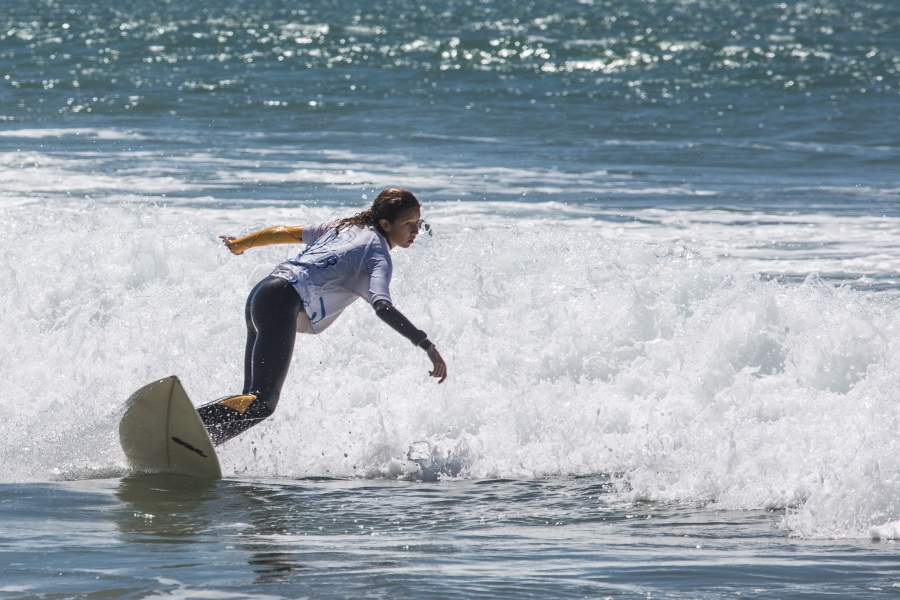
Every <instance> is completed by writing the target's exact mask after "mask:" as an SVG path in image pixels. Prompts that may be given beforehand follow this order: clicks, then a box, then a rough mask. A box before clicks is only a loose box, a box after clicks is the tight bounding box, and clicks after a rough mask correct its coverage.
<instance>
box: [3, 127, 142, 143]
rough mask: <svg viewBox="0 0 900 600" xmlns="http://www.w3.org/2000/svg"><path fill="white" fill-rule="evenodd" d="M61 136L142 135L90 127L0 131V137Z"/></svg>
mask: <svg viewBox="0 0 900 600" xmlns="http://www.w3.org/2000/svg"><path fill="white" fill-rule="evenodd" d="M63 136H83V137H86V138H96V139H98V140H143V139H146V138H145V137H144V136H143V135H141V134H139V133H136V132H134V131H130V130H125V131H123V130H121V129H92V128H84V127H81V128H66V129H58V128H47V129H7V130H5V131H0V137H10V138H26V139H43V138H59V137H63Z"/></svg>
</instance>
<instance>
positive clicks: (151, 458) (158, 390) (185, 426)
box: [119, 375, 222, 479]
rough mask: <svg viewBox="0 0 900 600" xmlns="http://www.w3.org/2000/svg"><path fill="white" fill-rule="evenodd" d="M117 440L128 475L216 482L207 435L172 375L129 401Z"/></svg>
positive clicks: (217, 474) (215, 462)
mask: <svg viewBox="0 0 900 600" xmlns="http://www.w3.org/2000/svg"><path fill="white" fill-rule="evenodd" d="M119 440H120V442H121V443H122V450H124V451H125V456H126V457H127V458H128V464H129V465H130V466H131V468H132V469H133V470H134V471H137V472H140V473H181V474H184V475H194V476H196V477H207V478H210V479H219V478H221V477H222V470H221V469H220V468H219V459H218V458H217V457H216V451H215V450H214V449H213V445H212V442H211V441H210V439H209V434H208V433H207V432H206V428H205V427H204V426H203V422H202V421H201V420H200V415H198V414H197V410H196V409H195V408H194V406H193V405H192V404H191V401H190V400H189V399H188V397H187V394H186V393H185V391H184V388H183V387H181V382H180V381H178V378H177V377H175V376H174V375H172V376H171V377H166V378H165V379H160V380H159V381H154V382H153V383H151V384H149V385H145V386H144V387H142V388H141V389H139V390H138V391H136V392H135V393H134V394H132V395H131V397H130V398H129V399H128V400H127V401H126V403H125V416H123V417H122V421H121V422H120V423H119Z"/></svg>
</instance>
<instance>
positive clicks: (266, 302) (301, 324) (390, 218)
mask: <svg viewBox="0 0 900 600" xmlns="http://www.w3.org/2000/svg"><path fill="white" fill-rule="evenodd" d="M421 206H422V205H421V204H420V203H419V201H418V199H416V197H415V196H414V195H412V194H411V193H410V192H407V191H406V190H401V189H398V188H392V189H389V190H385V191H383V192H381V193H380V194H378V197H377V198H375V201H374V202H373V203H372V207H371V208H370V209H369V210H367V211H363V212H361V213H359V214H357V215H355V216H353V217H350V218H347V219H341V220H339V221H334V222H331V223H322V224H319V225H311V226H306V227H271V228H269V229H264V230H262V231H257V232H255V233H251V234H250V235H247V236H244V237H242V238H237V239H235V238H233V237H227V236H221V237H222V240H223V241H224V242H225V244H226V245H227V246H228V248H229V249H230V250H231V251H232V252H233V253H234V254H242V253H243V252H244V251H245V250H248V249H250V248H253V247H256V246H267V245H269V244H298V243H303V244H306V245H307V247H306V250H304V251H303V252H301V253H300V254H298V255H297V256H296V257H295V258H292V259H289V260H286V261H284V262H283V263H281V264H279V265H278V266H276V267H275V269H274V270H273V271H272V274H271V275H269V276H268V277H266V278H265V279H263V280H262V281H260V282H259V283H258V284H256V287H254V288H253V290H252V291H251V292H250V296H249V297H248V298H247V307H246V309H245V317H246V320H247V348H246V351H245V354H244V389H243V391H242V392H241V393H240V394H239V395H236V396H230V397H228V398H224V399H221V400H216V401H214V402H211V403H209V404H206V405H204V406H201V407H200V408H199V409H197V410H198V412H199V413H200V418H201V419H203V424H204V425H205V426H206V429H207V430H208V431H209V435H210V438H211V439H212V441H213V443H214V444H215V445H219V444H221V443H223V442H225V441H227V440H229V439H231V438H233V437H234V436H236V435H238V434H239V433H242V432H244V431H246V430H247V429H249V428H250V427H252V426H254V425H256V424H257V423H259V422H261V421H262V420H263V419H265V418H267V417H269V416H271V415H272V413H273V412H274V411H275V406H276V405H277V404H278V397H279V395H280V394H281V387H282V386H283V385H284V380H285V377H287V372H288V368H289V367H290V364H291V355H292V354H293V351H294V339H295V337H296V334H297V333H298V332H299V333H311V334H316V333H321V332H322V331H324V330H325V328H327V327H328V326H329V325H331V324H332V323H333V322H334V320H335V319H337V317H338V316H339V315H340V314H341V312H342V311H343V310H344V309H345V308H347V307H348V306H350V304H352V303H353V302H354V301H355V300H356V299H357V298H365V300H366V301H367V302H368V303H369V304H371V305H372V307H373V308H374V309H375V314H376V315H378V317H379V318H381V320H382V321H384V322H385V323H387V324H388V325H390V326H391V327H393V328H394V329H395V330H396V331H397V332H398V333H399V334H400V335H402V336H404V337H405V338H406V339H408V340H409V341H411V342H412V343H413V344H415V345H416V346H418V347H420V348H422V349H423V350H425V351H426V352H427V353H428V358H430V359H431V362H432V365H433V366H434V368H433V370H432V371H430V375H431V376H432V377H437V378H438V379H439V381H438V383H443V382H444V380H445V379H447V365H446V364H445V363H444V359H442V358H441V355H440V353H438V351H437V348H435V346H434V344H433V343H431V341H429V339H428V335H427V334H426V333H425V332H424V331H421V330H419V329H416V327H415V326H414V325H413V324H412V323H411V322H410V321H409V319H407V318H406V317H404V316H403V314H402V313H401V312H400V311H399V310H397V309H396V308H394V305H393V304H392V303H391V294H390V290H389V286H390V283H391V272H392V263H391V255H390V251H391V250H392V249H393V248H395V247H397V246H399V247H401V248H409V247H410V246H411V245H412V243H413V242H414V241H415V239H416V236H417V235H418V234H419V227H420V226H421V225H422V221H421Z"/></svg>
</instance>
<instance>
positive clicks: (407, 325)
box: [373, 300, 447, 383]
mask: <svg viewBox="0 0 900 600" xmlns="http://www.w3.org/2000/svg"><path fill="white" fill-rule="evenodd" d="M373 307H374V308H375V314H376V315H378V318H380V319H381V320H382V321H384V322H385V323H387V324H388V325H390V326H391V328H393V329H394V331H396V332H397V333H399V334H400V335H402V336H403V337H405V338H406V339H408V340H409V341H411V342H412V343H413V344H415V345H416V346H418V347H420V348H422V349H423V350H425V351H426V352H427V353H428V358H430V359H431V364H432V365H433V366H434V369H433V370H432V371H429V375H431V376H432V377H438V378H440V381H438V383H444V380H445V379H447V364H446V363H445V362H444V359H443V358H441V354H440V352H438V351H437V348H435V347H434V344H432V343H431V341H429V339H428V334H427V333H425V332H424V331H422V330H421V329H416V326H415V325H413V324H412V323H411V322H410V320H409V319H407V318H406V317H405V316H403V313H401V312H400V311H399V310H397V309H396V308H394V305H393V304H391V303H390V302H388V301H387V300H376V301H375V304H374V305H373Z"/></svg>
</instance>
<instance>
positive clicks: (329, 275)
mask: <svg viewBox="0 0 900 600" xmlns="http://www.w3.org/2000/svg"><path fill="white" fill-rule="evenodd" d="M334 227H335V223H333V222H332V223H320V224H318V225H309V226H304V227H303V243H304V244H307V247H306V250H304V251H303V252H301V253H300V254H298V255H297V256H296V257H295V258H291V259H289V260H286V261H284V262H283V263H281V264H280V265H278V266H277V267H275V269H274V270H273V271H272V275H274V276H275V277H280V278H282V279H286V280H287V281H289V282H290V283H291V285H293V286H294V289H296V290H297V293H299V294H300V298H302V299H303V306H304V309H305V311H306V315H307V316H308V317H309V323H310V326H311V327H310V328H311V330H312V331H310V333H322V332H323V331H325V329H327V328H328V326H329V325H331V324H332V323H333V322H334V320H335V319H337V318H338V316H339V315H340V314H341V312H343V311H344V309H345V308H347V307H348V306H350V305H351V304H353V302H354V301H355V300H356V299H357V298H364V299H365V300H366V302H368V303H369V304H374V303H375V302H376V301H377V300H387V301H388V302H391V292H390V284H391V273H392V272H393V264H392V263H391V255H390V246H389V245H388V241H387V240H386V239H385V238H384V236H383V235H381V233H379V232H378V230H377V229H375V227H372V226H371V225H370V226H366V227H360V226H356V225H350V226H347V227H343V228H341V231H340V233H339V234H335V230H334ZM304 329H305V328H304Z"/></svg>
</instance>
